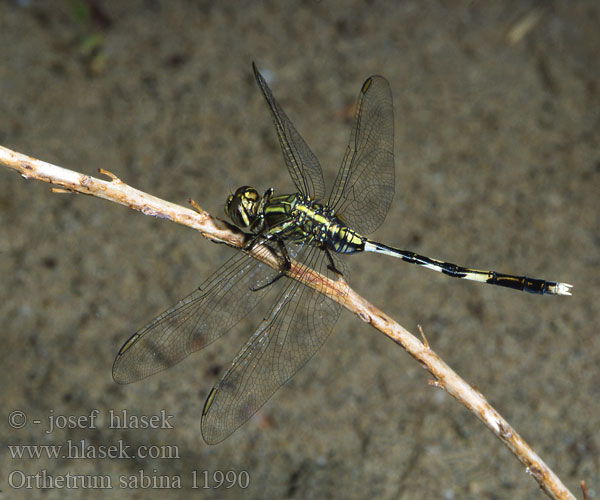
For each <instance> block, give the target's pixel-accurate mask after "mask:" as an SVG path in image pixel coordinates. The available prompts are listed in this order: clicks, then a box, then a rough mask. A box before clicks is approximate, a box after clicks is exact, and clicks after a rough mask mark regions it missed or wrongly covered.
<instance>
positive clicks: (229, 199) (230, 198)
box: [224, 194, 233, 218]
mask: <svg viewBox="0 0 600 500" xmlns="http://www.w3.org/2000/svg"><path fill="white" fill-rule="evenodd" d="M232 202H233V195H232V194H230V195H229V196H228V197H227V201H226V202H225V207H224V208H225V215H227V217H230V218H231V203H232Z"/></svg>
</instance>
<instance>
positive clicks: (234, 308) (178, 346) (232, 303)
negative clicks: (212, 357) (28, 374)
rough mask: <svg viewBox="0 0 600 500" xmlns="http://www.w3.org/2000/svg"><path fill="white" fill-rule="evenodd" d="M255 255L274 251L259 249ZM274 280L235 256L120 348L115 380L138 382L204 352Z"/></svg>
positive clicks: (268, 270)
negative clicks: (192, 354)
mask: <svg viewBox="0 0 600 500" xmlns="http://www.w3.org/2000/svg"><path fill="white" fill-rule="evenodd" d="M257 251H264V252H272V251H274V250H272V249H269V248H268V247H267V246H263V247H259V248H258V249H257ZM276 274H277V271H275V270H273V269H272V268H271V267H269V266H267V265H266V264H263V263H261V262H259V261H258V260H256V259H254V258H253V257H250V256H249V255H247V254H244V253H242V252H238V253H237V254H236V255H235V256H234V257H232V258H231V259H229V260H228V261H227V262H226V263H225V264H223V265H222V266H221V267H220V268H219V269H218V270H217V271H216V272H215V273H213V275H212V276H211V277H210V278H208V279H207V280H206V281H205V282H204V283H203V284H202V285H201V286H200V287H199V288H198V289H196V290H195V291H194V292H192V293H191V294H190V295H188V296H187V297H185V298H184V299H182V300H181V301H180V302H178V303H177V304H175V305H174V306H173V307H171V308H170V309H168V310H166V311H165V312H164V313H162V314H160V315H159V316H157V317H156V318H155V319H153V320H152V321H151V322H150V323H148V324H147V325H146V326H144V327H143V328H142V329H141V330H139V331H137V332H136V333H134V334H133V335H132V336H131V337H130V338H129V340H127V342H125V344H123V347H121V349H120V350H119V353H118V354H117V357H116V359H115V362H114V365H113V378H114V380H115V381H116V382H118V383H120V384H126V383H129V382H134V381H136V380H140V379H143V378H145V377H148V376H149V375H152V374H154V373H157V372H159V371H161V370H164V369H166V368H169V367H170V366H173V365H174V364H176V363H179V362H180V361H181V360H182V359H184V358H185V357H187V356H188V355H189V354H191V353H192V352H194V351H197V350H199V349H202V348H203V347H206V346H207V345H208V344H210V343H211V342H213V341H214V340H216V339H217V338H219V337H220V336H221V335H223V334H224V333H225V332H227V331H228V330H229V329H230V328H231V327H233V326H234V325H235V324H236V323H237V322H238V321H240V319H242V318H243V317H244V316H246V315H247V314H248V313H249V312H250V311H251V310H252V309H253V308H254V307H255V306H256V305H257V304H258V303H259V302H260V300H261V299H262V298H263V297H264V295H265V294H266V293H267V292H268V291H269V288H270V287H263V288H260V286H261V285H263V284H265V283H268V282H269V280H272V277H273V276H274V275H276ZM257 288H258V290H255V289H257ZM254 290H255V291H254Z"/></svg>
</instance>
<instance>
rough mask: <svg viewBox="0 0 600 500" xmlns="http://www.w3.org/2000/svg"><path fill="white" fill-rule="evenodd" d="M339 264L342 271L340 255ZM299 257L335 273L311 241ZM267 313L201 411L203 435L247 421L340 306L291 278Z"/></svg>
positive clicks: (305, 356)
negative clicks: (311, 244) (310, 244)
mask: <svg viewBox="0 0 600 500" xmlns="http://www.w3.org/2000/svg"><path fill="white" fill-rule="evenodd" d="M333 258H334V259H335V266H336V268H337V269H338V270H340V271H342V272H344V276H346V272H345V270H343V268H342V263H341V261H340V260H339V259H338V258H337V257H335V256H334V257H333ZM298 260H300V261H302V262H305V264H306V265H307V266H309V267H312V268H314V269H315V270H317V271H319V272H321V274H325V275H327V276H328V277H330V278H332V279H337V275H336V274H335V273H333V272H332V271H331V270H330V269H329V268H328V264H329V260H328V258H327V256H326V255H325V253H324V252H323V251H322V250H319V249H317V248H315V247H308V249H307V250H306V253H305V254H302V253H301V254H300V255H299V257H298ZM283 279H285V280H286V283H285V286H284V288H283V291H282V292H281V294H280V295H279V297H278V299H277V301H276V302H275V305H274V306H273V308H272V309H271V311H270V313H269V315H268V316H267V317H266V318H265V319H264V320H263V322H262V323H261V324H260V326H259V327H258V329H257V330H256V331H255V332H254V334H252V336H251V338H250V340H249V341H248V342H247V343H246V345H245V346H244V347H243V348H242V350H241V351H240V352H239V353H238V355H237V356H236V358H235V359H234V361H233V364H232V366H231V368H230V369H229V370H228V371H227V372H226V373H225V375H224V376H223V377H222V378H221V380H220V381H219V383H218V384H217V385H216V386H215V388H214V389H213V390H212V391H211V392H210V394H209V396H208V398H207V400H206V403H205V405H204V410H203V413H202V436H203V437H204V440H205V441H206V442H207V443H209V444H216V443H218V442H220V441H222V440H223V439H225V438H226V437H227V436H229V435H230V434H231V433H232V432H234V431H235V430H236V429H237V428H238V427H239V426H240V425H242V424H243V423H244V422H246V421H247V420H248V419H249V418H250V417H251V416H252V415H254V413H256V411H257V410H258V409H259V408H260V407H261V406H263V405H264V404H265V403H266V402H267V400H268V399H269V398H270V397H271V396H272V395H273V393H274V392H275V391H276V390H277V389H278V388H279V387H281V385H283V384H284V383H285V382H286V381H287V380H288V379H289V378H291V377H292V376H293V375H294V374H295V373H296V372H297V371H298V370H299V369H300V368H301V367H302V366H303V365H304V364H305V363H306V362H307V361H308V360H309V359H310V358H311V356H312V355H313V354H314V353H315V352H317V350H318V349H319V348H320V347H321V345H322V344H323V343H324V342H325V339H326V338H327V336H328V335H329V332H330V331H331V329H332V328H333V325H334V324H335V322H336V320H337V318H338V316H339V314H340V308H341V306H340V305H339V304H337V303H335V302H333V301H332V300H331V299H329V298H327V297H326V296H325V295H323V294H322V293H320V292H318V291H315V290H314V289H312V288H310V287H308V286H306V285H304V284H301V283H299V282H298V281H296V280H292V279H290V278H287V277H286V278H283Z"/></svg>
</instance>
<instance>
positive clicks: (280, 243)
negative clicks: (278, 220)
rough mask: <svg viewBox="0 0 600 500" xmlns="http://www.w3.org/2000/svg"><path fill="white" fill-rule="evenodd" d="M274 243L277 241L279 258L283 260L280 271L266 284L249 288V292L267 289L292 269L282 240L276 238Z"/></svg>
mask: <svg viewBox="0 0 600 500" xmlns="http://www.w3.org/2000/svg"><path fill="white" fill-rule="evenodd" d="M276 241H277V246H278V247H279V251H280V253H281V257H282V258H283V265H282V267H281V269H280V270H279V272H278V273H277V274H276V275H275V276H273V277H272V278H271V279H270V280H269V281H268V282H267V283H264V284H262V285H260V286H257V287H253V288H250V290H252V291H253V292H256V291H258V290H262V289H263V288H267V287H268V286H270V285H272V284H273V283H275V282H276V281H277V280H278V279H279V278H281V277H283V276H285V274H286V273H287V272H288V271H289V270H290V268H291V267H292V263H291V261H290V255H289V254H288V251H287V248H286V246H285V243H284V242H283V240H282V239H281V238H276ZM269 248H270V247H269Z"/></svg>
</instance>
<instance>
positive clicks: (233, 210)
mask: <svg viewBox="0 0 600 500" xmlns="http://www.w3.org/2000/svg"><path fill="white" fill-rule="evenodd" d="M259 206H260V195H259V194H258V191H257V190H256V189H254V188H253V187H250V186H242V187H241V188H238V189H237V191H236V192H235V193H234V194H230V195H229V197H228V198H227V202H226V203H225V213H226V214H227V216H228V217H229V218H230V219H231V220H232V221H233V222H234V224H235V225H236V226H238V227H240V228H246V227H250V226H251V225H252V223H253V222H254V221H255V220H256V217H257V216H258V208H259Z"/></svg>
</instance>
